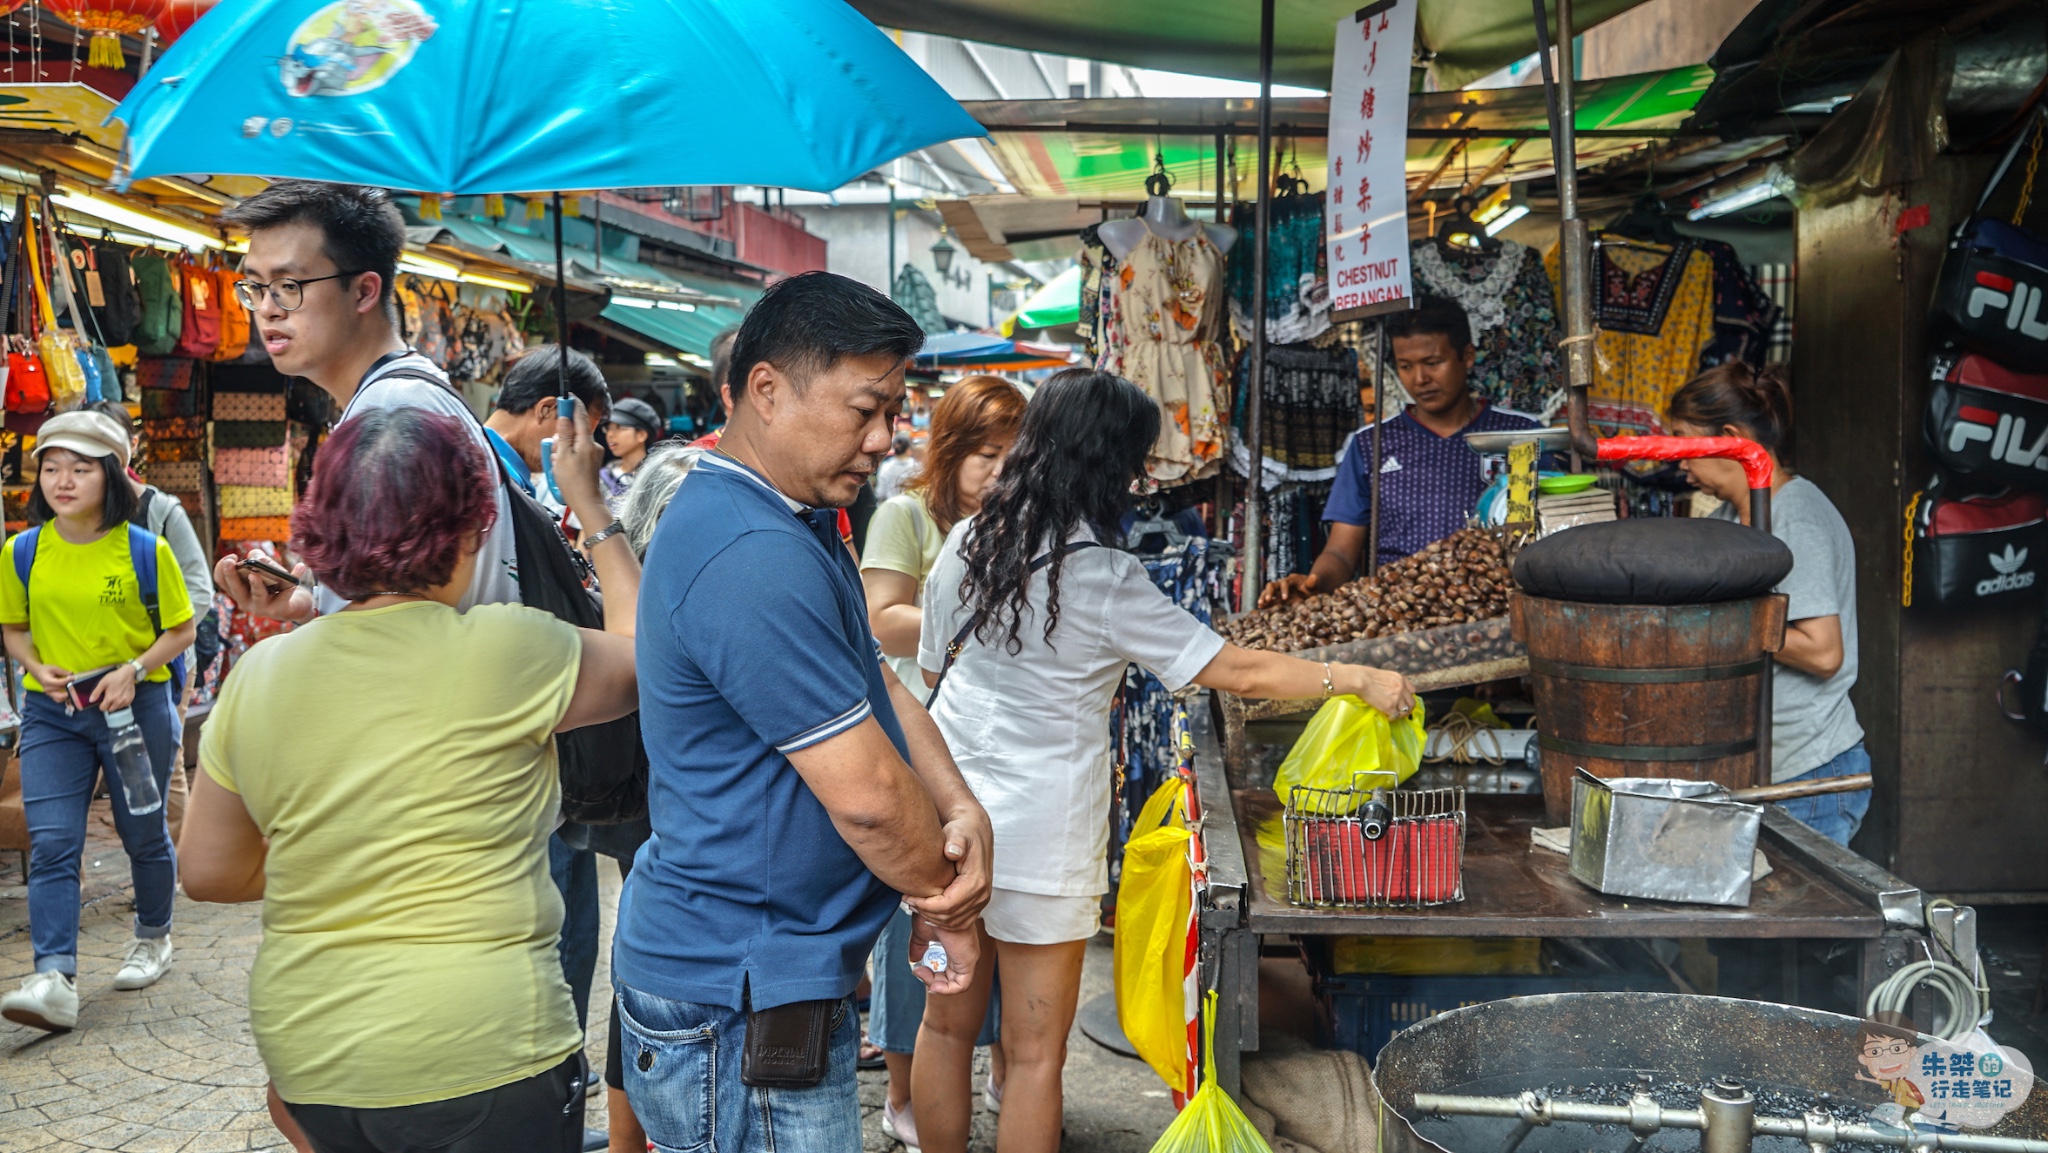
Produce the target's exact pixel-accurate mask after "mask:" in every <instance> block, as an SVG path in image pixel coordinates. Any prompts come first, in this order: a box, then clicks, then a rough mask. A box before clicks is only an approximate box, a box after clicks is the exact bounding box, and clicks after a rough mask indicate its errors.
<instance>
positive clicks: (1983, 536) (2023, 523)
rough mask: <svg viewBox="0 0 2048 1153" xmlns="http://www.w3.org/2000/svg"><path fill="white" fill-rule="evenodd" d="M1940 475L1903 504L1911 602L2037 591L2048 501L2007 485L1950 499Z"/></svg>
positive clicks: (1973, 602) (1953, 603)
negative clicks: (1978, 493)
mask: <svg viewBox="0 0 2048 1153" xmlns="http://www.w3.org/2000/svg"><path fill="white" fill-rule="evenodd" d="M1945 487H1946V483H1945V482H1944V481H1943V480H1940V479H1937V480H1936V481H1935V482H1934V483H1933V484H1931V485H1929V486H1928V487H1927V488H1926V489H1924V490H1923V491H1921V492H1916V493H1914V494H1913V498H1912V500H1910V501H1908V502H1907V505H1906V554H1905V581H1906V584H1905V590H1904V595H1903V597H1902V598H1901V600H1902V603H1903V604H1904V605H1905V606H1907V607H1909V608H1919V607H1933V608H1944V609H1956V608H1972V607H1975V606H1978V605H1995V604H2004V603H2008V602H2011V601H2015V600H2025V599H2028V598H2030V597H2033V598H2038V597H2039V596H2040V595H2041V591H2040V586H2041V579H2040V574H2041V570H2042V568H2043V566H2044V565H2048V503H2044V502H2043V500H2042V498H2041V496H2040V494H2038V493H2033V492H2021V491H2017V490H2012V489H2005V490H2001V491H1999V492H1995V493H1988V494H1982V495H1973V496H1956V497H1950V496H1947V495H1945V494H1944V493H1943V491H1942V490H1943V488H1945Z"/></svg>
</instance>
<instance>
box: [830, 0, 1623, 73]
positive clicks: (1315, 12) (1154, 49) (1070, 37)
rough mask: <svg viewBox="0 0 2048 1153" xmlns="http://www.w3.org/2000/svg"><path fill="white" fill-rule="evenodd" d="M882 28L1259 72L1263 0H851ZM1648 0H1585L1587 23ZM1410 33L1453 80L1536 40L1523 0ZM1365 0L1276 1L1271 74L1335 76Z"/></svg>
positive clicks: (1486, 68)
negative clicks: (1350, 25) (1352, 20)
mask: <svg viewBox="0 0 2048 1153" xmlns="http://www.w3.org/2000/svg"><path fill="white" fill-rule="evenodd" d="M851 3H852V4H853V6H854V7H855V8H856V9H858V10H859V11H860V12H861V13H862V14H863V15H866V16H867V17H868V18H869V19H871V20H873V21H874V22H875V23H877V24H880V25H882V26H883V27H885V28H907V29H910V30H911V31H913V32H932V33H937V34H939V35H942V36H957V37H959V38H960V39H962V40H975V41H980V42H982V43H984V44H1001V45H1005V46H1007V47H1011V48H1027V49H1032V50H1035V51H1039V52H1056V53H1059V54H1060V55H1063V56H1065V55H1072V54H1073V53H1074V52H1075V51H1076V50H1077V46H1085V48H1086V54H1087V55H1088V56H1090V57H1093V58H1095V59H1098V60H1109V61H1114V62H1116V63H1118V64H1131V65H1136V66H1138V67H1141V68H1160V69H1164V70H1166V71H1169V72H1192V73H1194V74H1196V75H1199V76H1229V77H1235V78H1237V79H1240V80H1257V79H1258V78H1259V5H1258V4H1256V3H1253V2H1251V0H1238V2H1236V3H1223V2H1220V0H1211V2H1206V3H1205V2H1201V0H1197V2H1195V3H1189V2H1188V0H1112V2H1110V3H1104V2H1103V0H851ZM1639 3H1641V0H1578V3H1576V4H1574V5H1573V9H1572V11H1573V17H1574V20H1575V22H1576V24H1577V30H1578V31H1580V32H1583V31H1585V30H1586V29H1588V28H1591V27H1592V26H1593V25H1595V24H1598V23H1600V22H1601V21H1603V20H1606V19H1608V18H1610V17H1613V16H1618V15H1620V14H1621V13H1623V12H1626V11H1628V10H1629V9H1630V8H1633V7H1635V6H1636V5H1637V4H1639ZM1421 5H1422V7H1421V9H1420V11H1418V12H1417V14H1416V21H1415V41H1416V45H1417V46H1418V47H1420V48H1425V49H1427V50H1428V51H1430V52H1431V53H1434V58H1433V59H1432V60H1431V61H1430V65H1429V67H1430V70H1431V71H1432V72H1433V73H1435V75H1436V81H1437V85H1438V86H1439V87H1442V88H1456V87H1458V86H1460V85H1464V84H1468V83H1470V82H1472V81H1474V80H1477V79H1478V78H1480V77H1481V76H1484V75H1486V74H1487V73H1489V72H1492V71H1494V70H1495V69H1498V68H1501V67H1503V66H1505V65H1508V64H1511V63H1513V62H1515V61H1517V60H1520V59H1521V58H1522V57H1524V56H1527V55H1528V54H1530V53H1531V52H1534V51H1535V50H1536V28H1535V20H1534V13H1533V11H1532V9H1531V6H1530V5H1529V3H1528V2H1527V0H1421ZM1359 6H1360V0H1278V2H1277V3H1276V4H1275V5H1274V13H1273V80H1274V82H1275V83H1279V84H1294V85H1299V86H1301V87H1303V88H1327V87H1329V85H1330V56H1331V52H1332V51H1333V48H1334V46H1333V44H1332V39H1333V37H1332V35H1331V33H1332V31H1333V29H1335V27H1336V25H1337V21H1338V20H1339V19H1340V18H1342V17H1345V16H1349V15H1351V14H1352V13H1353V12H1356V11H1357V10H1358V8H1359Z"/></svg>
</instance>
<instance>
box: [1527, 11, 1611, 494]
mask: <svg viewBox="0 0 2048 1153" xmlns="http://www.w3.org/2000/svg"><path fill="white" fill-rule="evenodd" d="M1530 2H1531V3H1532V4H1533V5H1534V6H1535V14H1536V57H1537V60H1538V62H1539V63H1540V64H1541V65H1542V67H1543V96H1544V100H1545V102H1546V103H1548V104H1549V106H1550V126H1551V134H1550V153H1551V166H1552V167H1553V168H1554V169H1556V172H1557V207H1558V215H1559V216H1560V218H1561V219H1560V220H1559V221H1558V244H1559V250H1560V251H1559V253H1558V261H1559V272H1560V273H1561V274H1562V275H1561V276H1560V280H1561V281H1562V282H1563V283H1562V285H1561V287H1562V289H1563V297H1564V330H1565V339H1564V353H1565V389H1566V392H1565V411H1566V420H1567V422H1568V423H1569V424H1570V425H1571V430H1572V434H1571V437H1572V471H1573V472H1578V471H1580V470H1581V469H1583V468H1584V467H1585V466H1586V464H1587V463H1588V462H1590V461H1591V460H1592V459H1593V458H1594V457H1596V456H1597V455H1598V452H1597V450H1595V448H1594V447H1593V432H1592V429H1591V427H1590V426H1589V425H1588V423H1587V419H1586V388H1587V386H1589V385H1591V384H1592V383H1593V298H1592V291H1591V281H1592V237H1591V236H1590V235H1589V234H1588V233H1587V231H1586V222H1585V221H1584V220H1581V219H1580V218H1579V172H1578V125H1577V123H1576V121H1577V110H1578V105H1577V102H1576V97H1575V96H1574V95H1573V88H1574V85H1573V72H1574V68H1573V65H1572V4H1571V0H1556V4H1557V60H1556V67H1555V68H1554V69H1553V67H1552V61H1551V53H1550V49H1551V43H1550V19H1549V14H1548V13H1547V12H1546V11H1545V10H1544V5H1543V0H1530Z"/></svg>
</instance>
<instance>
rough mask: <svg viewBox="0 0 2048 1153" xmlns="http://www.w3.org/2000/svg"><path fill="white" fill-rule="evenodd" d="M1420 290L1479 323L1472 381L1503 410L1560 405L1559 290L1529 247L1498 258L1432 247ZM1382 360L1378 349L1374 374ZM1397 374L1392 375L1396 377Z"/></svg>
mask: <svg viewBox="0 0 2048 1153" xmlns="http://www.w3.org/2000/svg"><path fill="white" fill-rule="evenodd" d="M1413 261H1414V265H1415V284H1416V288H1417V290H1418V291H1419V292H1426V293H1430V294H1432V295H1436V296H1443V297H1448V298H1449V299H1451V300H1455V301H1457V302H1458V304H1459V305H1461V306H1462V307H1463V308H1464V309H1465V316H1466V318H1467V319H1468V320H1469V321H1470V322H1471V324H1472V344H1473V347H1474V348H1475V349H1476V350H1477V355H1476V356H1475V357H1474V359H1473V362H1472V373H1471V376H1470V383H1471V386H1472V390H1473V391H1474V392H1476V393H1478V394H1479V397H1480V399H1481V400H1485V401H1489V402H1491V403H1492V404H1493V405H1494V406H1495V407H1497V408H1505V409H1508V410H1510V411H1513V412H1518V413H1524V414H1526V415H1529V416H1534V417H1540V416H1544V415H1546V414H1548V413H1549V412H1550V411H1551V410H1552V409H1553V408H1555V407H1556V404H1557V401H1558V399H1559V398H1560V397H1561V395H1562V392H1561V389H1562V387H1563V380H1564V378H1563V375H1562V373H1561V372H1560V370H1559V367H1558V363H1559V362H1558V354H1557V344H1558V341H1559V340H1561V339H1562V338H1563V336H1564V332H1563V329H1562V328H1561V327H1560V326H1559V323H1558V310H1557V291H1556V289H1555V288H1554V287H1553V286H1552V285H1551V281H1550V277H1549V276H1548V275H1546V274H1545V273H1544V270H1543V265H1542V262H1541V261H1539V260H1538V259H1537V258H1536V253H1535V252H1534V251H1533V250H1531V249H1530V248H1529V247H1528V246H1527V245H1522V244H1517V243H1515V242H1514V241H1512V240H1503V241H1501V242H1500V251H1499V252H1497V253H1477V252H1475V253H1471V254H1466V253H1462V252H1457V253H1450V254H1446V253H1445V252H1444V250H1443V246H1441V245H1439V244H1437V243H1435V242H1434V241H1424V242H1422V243H1420V244H1417V245H1416V246H1415V249H1414V255H1413ZM1377 356H1378V350H1377V348H1374V349H1373V350H1372V353H1371V357H1370V358H1369V359H1368V360H1367V369H1368V373H1369V372H1370V369H1371V366H1372V364H1373V363H1374V360H1375V359H1376V358H1377ZM1389 375H1391V374H1389Z"/></svg>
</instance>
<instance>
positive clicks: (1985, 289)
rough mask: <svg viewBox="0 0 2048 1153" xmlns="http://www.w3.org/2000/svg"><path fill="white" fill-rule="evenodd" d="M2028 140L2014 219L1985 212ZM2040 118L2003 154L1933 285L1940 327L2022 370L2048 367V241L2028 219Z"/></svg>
mask: <svg viewBox="0 0 2048 1153" xmlns="http://www.w3.org/2000/svg"><path fill="white" fill-rule="evenodd" d="M2023 145H2027V146H2030V149H2031V151H2030V154H2029V158H2028V160H2027V164H2026V183H2025V184H2024V185H2023V186H2022V187H2021V189H2020V196H2019V206H2018V208H2017V210H2016V211H2015V212H2014V213H2013V216H2012V218H2011V219H2010V220H2001V219H1998V218H1996V217H1992V216H1987V215H1985V213H1984V205H1985V202H1987V201H1989V200H1990V199H1991V194H1992V193H1993V192H1995V191H1997V189H1998V186H1999V184H2000V182H2002V181H2003V180H2004V178H2005V176H2006V173H2007V171H2008V170H2009V169H2010V168H2011V167H2012V162H2013V159H2014V157H2016V156H2017V155H2018V154H2019V151H2020V148H2021V146H2023ZM2041 145H2042V120H2041V118H2040V117H2039V116H2036V117H2035V118H2034V130H2033V131H2032V132H2031V133H2028V132H2021V133H2018V134H2017V135H2015V136H2014V137H2013V142H2012V147H2011V148H2009V149H2007V150H2006V153H2005V159H2004V160H2002V161H2000V162H1999V165H1998V170H1997V171H1995V172H1993V173H1992V174H1991V179H1990V180H1989V181H1987V182H1986V183H1985V185H1984V192H1983V194H1982V195H1980V196H1979V197H1978V198H1977V207H1976V210H1975V211H1974V212H1973V213H1972V214H1971V215H1970V218H1969V219H1967V220H1965V221H1963V223H1962V224H1961V225H1959V226H1957V228H1956V231H1955V235H1954V236H1952V237H1951V238H1950V239H1949V245H1948V252H1947V253H1946V254H1945V255H1944V256H1943V257H1942V261H1941V276H1940V279H1938V280H1937V281H1936V282H1935V289H1934V315H1933V318H1932V319H1933V322H1934V328H1935V330H1936V331H1937V332H1939V333H1940V334H1941V335H1943V336H1946V337H1948V338H1949V339H1951V340H1953V341H1955V342H1956V343H1957V344H1959V345H1962V346H1963V347H1964V348H1966V349H1969V350H1970V351H1972V352H1980V353H1983V354H1985V355H1986V356H1990V357H1992V358H1994V359H1996V360H1997V361H1998V362H1999V363H2000V364H2003V365H2004V366H2005V367H2007V368H2010V369H2015V370H2017V371H2020V372H2048V301H2044V300H2043V299H2042V294H2043V292H2044V290H2048V240H2043V239H2042V238H2041V237H2040V236H2038V235H2036V234H2035V233H2034V232H2033V231H2032V230H2030V229H2028V228H2026V227H2025V226H2024V224H2023V223H2022V220H2023V219H2024V217H2025V215H2026V211H2027V208H2028V206H2029V204H2030V203H2031V201H2032V199H2033V193H2034V178H2035V175H2036V167H2037V163H2038V161H2039V156H2040V148H2041Z"/></svg>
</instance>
